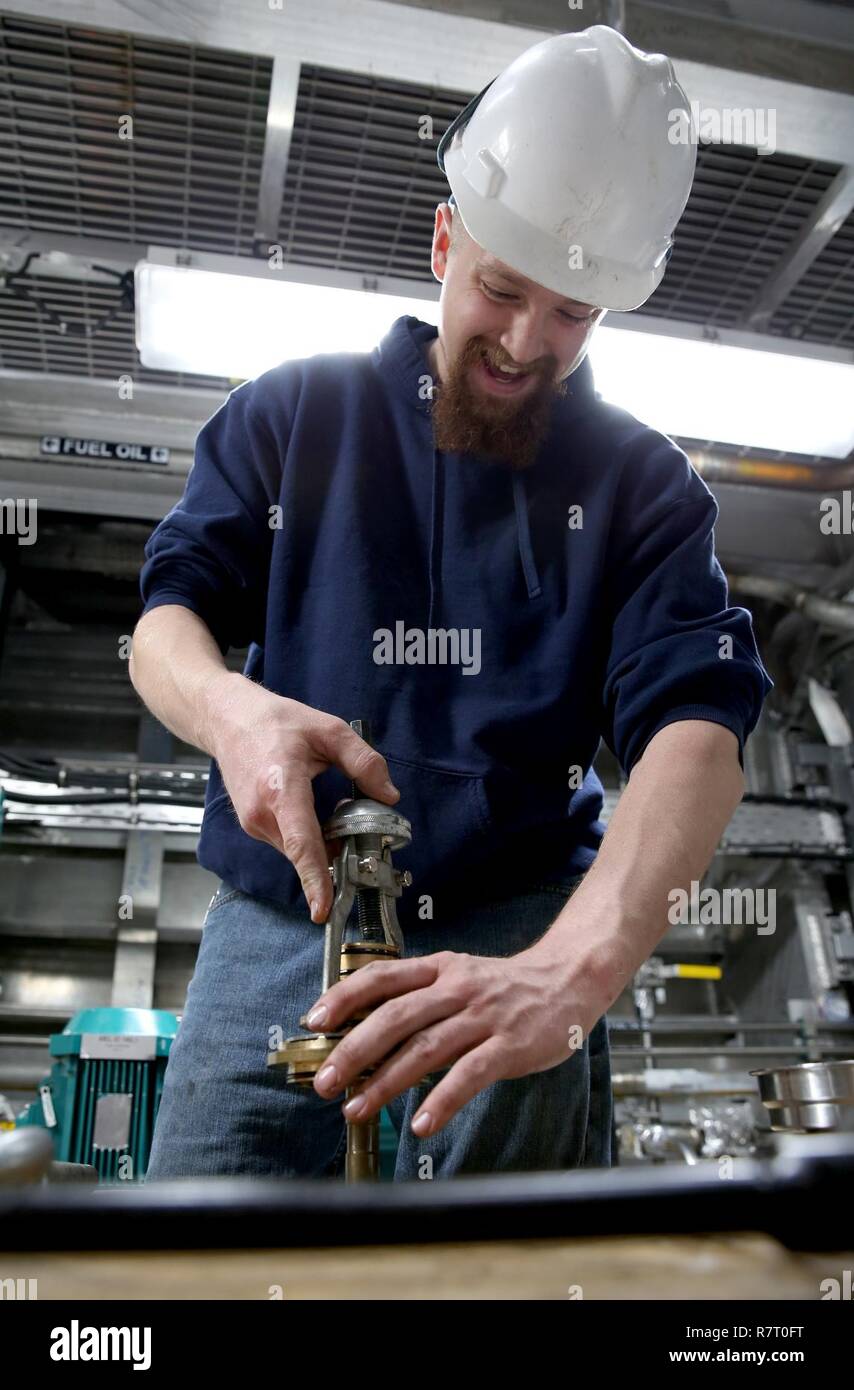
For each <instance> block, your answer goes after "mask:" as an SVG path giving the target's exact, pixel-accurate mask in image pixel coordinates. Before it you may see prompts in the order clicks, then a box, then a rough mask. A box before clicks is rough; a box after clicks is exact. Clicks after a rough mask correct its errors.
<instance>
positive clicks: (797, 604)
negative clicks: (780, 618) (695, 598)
mask: <svg viewBox="0 0 854 1390" xmlns="http://www.w3.org/2000/svg"><path fill="white" fill-rule="evenodd" d="M727 579H728V581H729V586H730V588H731V589H738V591H739V592H740V593H742V594H750V595H751V597H753V598H767V599H771V600H772V602H774V603H783V604H785V605H786V606H787V607H788V608H794V609H796V610H797V611H798V612H800V613H804V614H806V616H807V617H808V618H813V619H814V620H815V622H817V623H821V625H822V626H823V627H830V628H833V629H835V631H837V632H854V604H850V603H845V602H844V601H843V600H842V599H835V598H823V597H822V595H821V594H814V593H811V592H810V590H809V589H802V588H800V587H799V586H798V585H797V584H790V583H788V581H787V580H785V579H771V578H769V577H768V576H767V575H764V574H732V573H728V575H727Z"/></svg>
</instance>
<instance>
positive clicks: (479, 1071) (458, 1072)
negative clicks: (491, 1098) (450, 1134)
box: [410, 1037, 506, 1139]
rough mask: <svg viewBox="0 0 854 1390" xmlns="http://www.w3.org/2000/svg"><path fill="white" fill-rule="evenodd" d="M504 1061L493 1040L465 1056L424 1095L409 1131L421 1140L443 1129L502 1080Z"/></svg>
mask: <svg viewBox="0 0 854 1390" xmlns="http://www.w3.org/2000/svg"><path fill="white" fill-rule="evenodd" d="M505 1061H506V1056H505V1053H504V1050H503V1048H502V1045H501V1042H500V1041H499V1039H498V1038H496V1037H491V1038H488V1039H487V1040H486V1041H485V1042H482V1043H481V1044H480V1047H474V1048H472V1049H471V1051H469V1052H466V1053H464V1054H463V1056H462V1057H460V1059H459V1061H457V1062H456V1063H455V1064H454V1066H452V1067H451V1070H450V1071H449V1072H448V1073H447V1075H445V1076H443V1077H442V1079H441V1081H438V1082H437V1083H436V1085H435V1086H434V1087H433V1089H432V1091H431V1092H430V1094H429V1095H427V1096H425V1098H424V1100H423V1101H422V1103H421V1105H420V1106H419V1107H418V1110H417V1112H416V1113H415V1114H414V1115H413V1117H412V1123H411V1126H410V1128H411V1129H412V1131H413V1132H414V1133H415V1134H417V1135H418V1136H419V1138H421V1139H424V1138H426V1136H427V1135H428V1134H435V1133H436V1131H437V1130H439V1129H442V1127H443V1126H444V1125H446V1124H447V1123H448V1121H449V1120H450V1119H453V1117H454V1115H456V1113H457V1111H459V1110H462V1108H463V1106H464V1105H467V1104H468V1102H469V1101H470V1100H474V1098H475V1096H477V1095H479V1094H480V1092H481V1091H483V1090H485V1089H486V1087H487V1086H491V1085H492V1084H493V1082H495V1081H500V1080H501V1079H502V1077H503V1076H504V1075H505V1074H506V1073H505Z"/></svg>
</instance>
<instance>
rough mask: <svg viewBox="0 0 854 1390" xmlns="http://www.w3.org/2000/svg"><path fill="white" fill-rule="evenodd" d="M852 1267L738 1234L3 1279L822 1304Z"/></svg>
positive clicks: (148, 1262)
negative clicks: (826, 1284)
mask: <svg viewBox="0 0 854 1390" xmlns="http://www.w3.org/2000/svg"><path fill="white" fill-rule="evenodd" d="M852 1264H854V1252H851V1251H847V1252H846V1251H842V1252H838V1253H831V1254H824V1253H821V1254H808V1255H804V1254H793V1253H792V1252H791V1251H788V1250H786V1249H785V1247H783V1246H781V1245H780V1244H778V1242H777V1241H775V1240H773V1239H772V1238H771V1237H770V1236H765V1235H760V1234H749V1233H748V1234H743V1233H739V1234H733V1235H728V1236H727V1235H724V1236H720V1235H716V1236H680V1237H672V1236H666V1237H665V1236H662V1237H659V1238H650V1237H631V1238H625V1237H613V1238H609V1239H605V1240H602V1239H599V1240H555V1241H551V1240H529V1241H504V1242H498V1241H487V1242H483V1243H479V1244H462V1243H460V1244H453V1245H408V1246H376V1247H365V1246H361V1247H359V1248H339V1249H333V1250H265V1251H258V1250H247V1251H240V1250H213V1251H207V1250H206V1251H162V1252H161V1251H156V1252H138V1253H133V1254H119V1253H104V1254H101V1253H99V1254H90V1253H85V1254H74V1253H63V1254H43V1253H37V1254H28V1253H26V1252H24V1253H17V1254H16V1253H3V1254H0V1277H3V1278H5V1279H8V1278H27V1279H33V1278H36V1279H38V1296H39V1299H40V1300H43V1299H58V1298H69V1299H141V1300H145V1299H271V1298H273V1297H274V1296H281V1298H283V1299H292V1300H293V1299H351V1298H359V1299H361V1298H377V1299H419V1300H422V1299H442V1298H445V1299H472V1298H475V1299H477V1298H485V1299H562V1300H565V1299H568V1298H569V1297H570V1294H569V1289H570V1288H571V1287H577V1286H580V1289H581V1291H582V1295H583V1297H584V1298H585V1299H588V1300H589V1299H681V1298H688V1299H816V1300H819V1299H820V1297H821V1290H820V1284H821V1281H822V1280H823V1279H827V1278H841V1277H842V1270H843V1269H851V1268H852ZM271 1288H272V1289H273V1290H274V1292H272V1293H271ZM278 1288H280V1289H281V1294H280V1295H278V1294H277V1293H276V1292H275V1291H276V1290H277V1289H278ZM575 1296H576V1297H577V1296H578V1295H577V1294H576V1295H575Z"/></svg>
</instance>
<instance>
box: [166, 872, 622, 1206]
mask: <svg viewBox="0 0 854 1390" xmlns="http://www.w3.org/2000/svg"><path fill="white" fill-rule="evenodd" d="M580 881H581V879H580V878H577V879H574V880H571V881H569V882H568V883H567V884H566V885H565V886H563V887H556V886H550V887H547V888H536V889H533V890H532V891H529V892H526V893H524V894H521V895H515V896H513V897H511V898H504V899H501V900H499V901H496V902H490V903H486V904H482V905H479V906H478V907H477V908H475V909H471V908H467V909H466V910H465V912H462V911H461V912H460V914H459V917H458V919H457V920H450V921H449V920H448V917H447V914H443V920H442V922H441V924H438V923H435V922H423V923H421V922H419V923H418V927H417V929H410V930H409V931H408V932H407V933H406V935H405V939H404V946H405V954H406V955H407V956H415V955H428V954H430V953H432V952H435V951H442V950H452V951H465V952H468V953H469V954H471V955H488V956H509V955H515V954H516V953H517V952H518V951H522V950H524V949H525V948H526V947H527V946H530V945H531V944H532V943H533V942H534V941H536V940H538V938H539V937H540V936H542V935H543V933H544V932H545V931H546V929H547V928H548V927H549V926H550V925H551V923H552V922H553V921H554V919H555V917H556V916H557V915H558V913H559V911H560V909H561V907H562V906H563V904H564V902H565V901H566V899H567V897H568V896H569V894H570V892H571V890H572V889H573V888H574V887H575V886H577V884H578V883H579V882H580ZM322 955H323V928H322V927H321V926H318V925H316V924H315V923H313V922H312V921H311V919H310V918H309V915H308V909H307V908H306V909H305V913H304V915H303V914H298V913H294V912H293V911H285V910H283V909H282V908H280V907H279V906H278V905H277V904H276V903H273V902H271V901H268V900H267V899H262V898H256V897H252V896H250V895H249V894H247V893H243V892H241V891H240V890H239V889H235V888H233V887H231V886H230V885H229V884H227V883H222V884H220V887H219V889H218V890H217V893H216V895H215V896H214V899H213V900H212V902H211V906H210V907H209V909H208V912H207V915H206V917H205V922H204V928H203V931H202V940H201V944H200V947H199V954H198V959H197V962H196V968H195V972H194V974H193V978H192V980H191V981H190V985H189V989H188V992H187V1002H186V1008H185V1011H184V1014H183V1017H182V1021H181V1026H180V1028H179V1030H178V1036H177V1038H176V1039H175V1042H174V1043H173V1045H172V1051H171V1054H170V1057H169V1063H168V1066H167V1069H166V1076H165V1080H164V1090H163V1097H162V1100H161V1104H160V1109H159V1112H158V1116H157V1123H156V1127H155V1132H154V1141H153V1145H152V1151H151V1158H150V1161H149V1165H148V1170H147V1173H146V1181H147V1182H151V1181H155V1180H158V1179H165V1178H177V1177H189V1176H209V1175H223V1174H231V1175H235V1174H241V1175H266V1176H270V1175H276V1176H280V1177H325V1176H331V1177H337V1176H340V1175H341V1174H342V1173H343V1164H344V1152H345V1122H344V1118H343V1116H342V1114H341V1106H342V1104H343V1101H344V1096H343V1094H342V1095H340V1096H338V1097H337V1098H336V1099H334V1100H323V1099H321V1097H320V1096H318V1095H317V1093H316V1092H315V1091H314V1090H313V1089H312V1088H311V1087H302V1086H291V1085H287V1084H286V1083H285V1081H284V1077H283V1075H282V1072H281V1069H279V1068H268V1067H267V1065H266V1054H267V1051H268V1047H269V1046H270V1042H269V1038H270V1029H271V1027H274V1026H276V1025H279V1026H280V1027H281V1029H282V1032H283V1035H284V1036H285V1037H287V1036H289V1035H291V1034H294V1033H299V1031H300V1027H299V1023H298V1019H299V1017H300V1015H301V1014H303V1013H304V1012H305V1011H306V1010H307V1009H308V1008H309V1006H310V1005H311V1004H313V1003H314V1001H315V999H317V997H318V995H319V994H320V992H321V984H322V969H323V967H322ZM429 1090H430V1083H429V1082H424V1083H422V1084H420V1085H418V1086H415V1087H413V1088H412V1089H411V1090H410V1091H407V1092H405V1093H404V1094H403V1095H401V1096H399V1097H396V1098H395V1099H394V1100H392V1101H390V1102H389V1103H388V1105H387V1107H386V1108H387V1110H388V1112H389V1115H390V1117H391V1120H392V1122H393V1124H394V1127H395V1129H396V1130H397V1133H398V1136H399V1147H398V1153H397V1160H396V1166H395V1171H394V1177H395V1180H399V1179H410V1178H418V1177H419V1175H421V1176H423V1175H424V1173H425V1165H424V1162H423V1160H424V1157H425V1156H427V1155H429V1156H430V1157H431V1159H432V1165H431V1167H432V1175H433V1176H434V1177H449V1176H453V1175H454V1174H457V1173H494V1172H535V1171H543V1170H547V1169H564V1168H579V1167H607V1166H608V1165H609V1164H610V1162H611V1114H612V1101H611V1074H610V1059H609V1052H608V1034H607V1024H606V1019H605V1018H604V1017H602V1018H601V1019H600V1020H599V1021H598V1023H597V1024H596V1025H595V1027H594V1028H593V1029H592V1030H591V1032H590V1035H589V1037H588V1038H587V1039H585V1042H584V1045H583V1048H581V1049H579V1050H578V1051H577V1052H576V1053H575V1054H574V1055H571V1056H569V1057H568V1058H567V1060H566V1061H565V1062H561V1063H559V1064H558V1065H557V1066H555V1067H551V1068H550V1069H549V1070H548V1071H542V1072H535V1073H534V1074H533V1075H530V1076H524V1077H519V1078H514V1079H512V1080H508V1081H497V1082H495V1083H494V1084H493V1085H491V1086H488V1087H486V1088H485V1089H484V1090H483V1091H481V1092H480V1094H479V1095H477V1096H476V1097H475V1098H474V1099H473V1100H471V1101H470V1102H469V1103H468V1104H467V1105H465V1106H463V1108H462V1109H461V1110H460V1111H458V1113H457V1114H456V1115H455V1116H454V1117H453V1118H452V1119H451V1120H450V1121H449V1122H448V1123H447V1124H446V1125H445V1126H444V1127H443V1128H442V1129H441V1130H439V1131H438V1132H437V1133H436V1134H434V1135H431V1136H429V1137H427V1138H424V1139H420V1138H418V1136H417V1135H415V1134H413V1133H412V1130H411V1129H410V1123H409V1122H410V1120H411V1119H412V1118H413V1116H414V1114H415V1112H416V1110H417V1109H418V1107H419V1105H420V1104H421V1103H422V1101H423V1100H424V1097H425V1096H426V1095H427V1093H428V1092H429ZM426 1171H430V1169H429V1168H427V1169H426Z"/></svg>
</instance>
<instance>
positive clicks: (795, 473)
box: [686, 449, 854, 493]
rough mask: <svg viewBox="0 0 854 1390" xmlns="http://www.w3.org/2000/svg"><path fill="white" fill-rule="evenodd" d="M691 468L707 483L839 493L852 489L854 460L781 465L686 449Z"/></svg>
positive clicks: (770, 460)
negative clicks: (844, 489) (742, 484)
mask: <svg viewBox="0 0 854 1390" xmlns="http://www.w3.org/2000/svg"><path fill="white" fill-rule="evenodd" d="M686 453H687V455H688V458H689V459H690V460H691V463H692V464H693V466H694V468H696V470H697V472H698V473H699V474H700V476H701V477H702V478H704V479H705V480H706V482H707V483H751V484H753V485H758V486H759V487H778V488H785V489H786V490H787V491H789V492H824V493H829V492H839V491H840V490H841V489H843V488H854V460H850V459H844V460H843V461H842V462H841V463H826V464H824V463H822V464H818V465H817V466H815V467H813V466H812V465H811V464H806V463H783V462H776V461H775V460H773V459H742V458H727V457H726V455H723V454H712V453H709V452H708V451H707V450H704V449H687V450H686Z"/></svg>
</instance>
